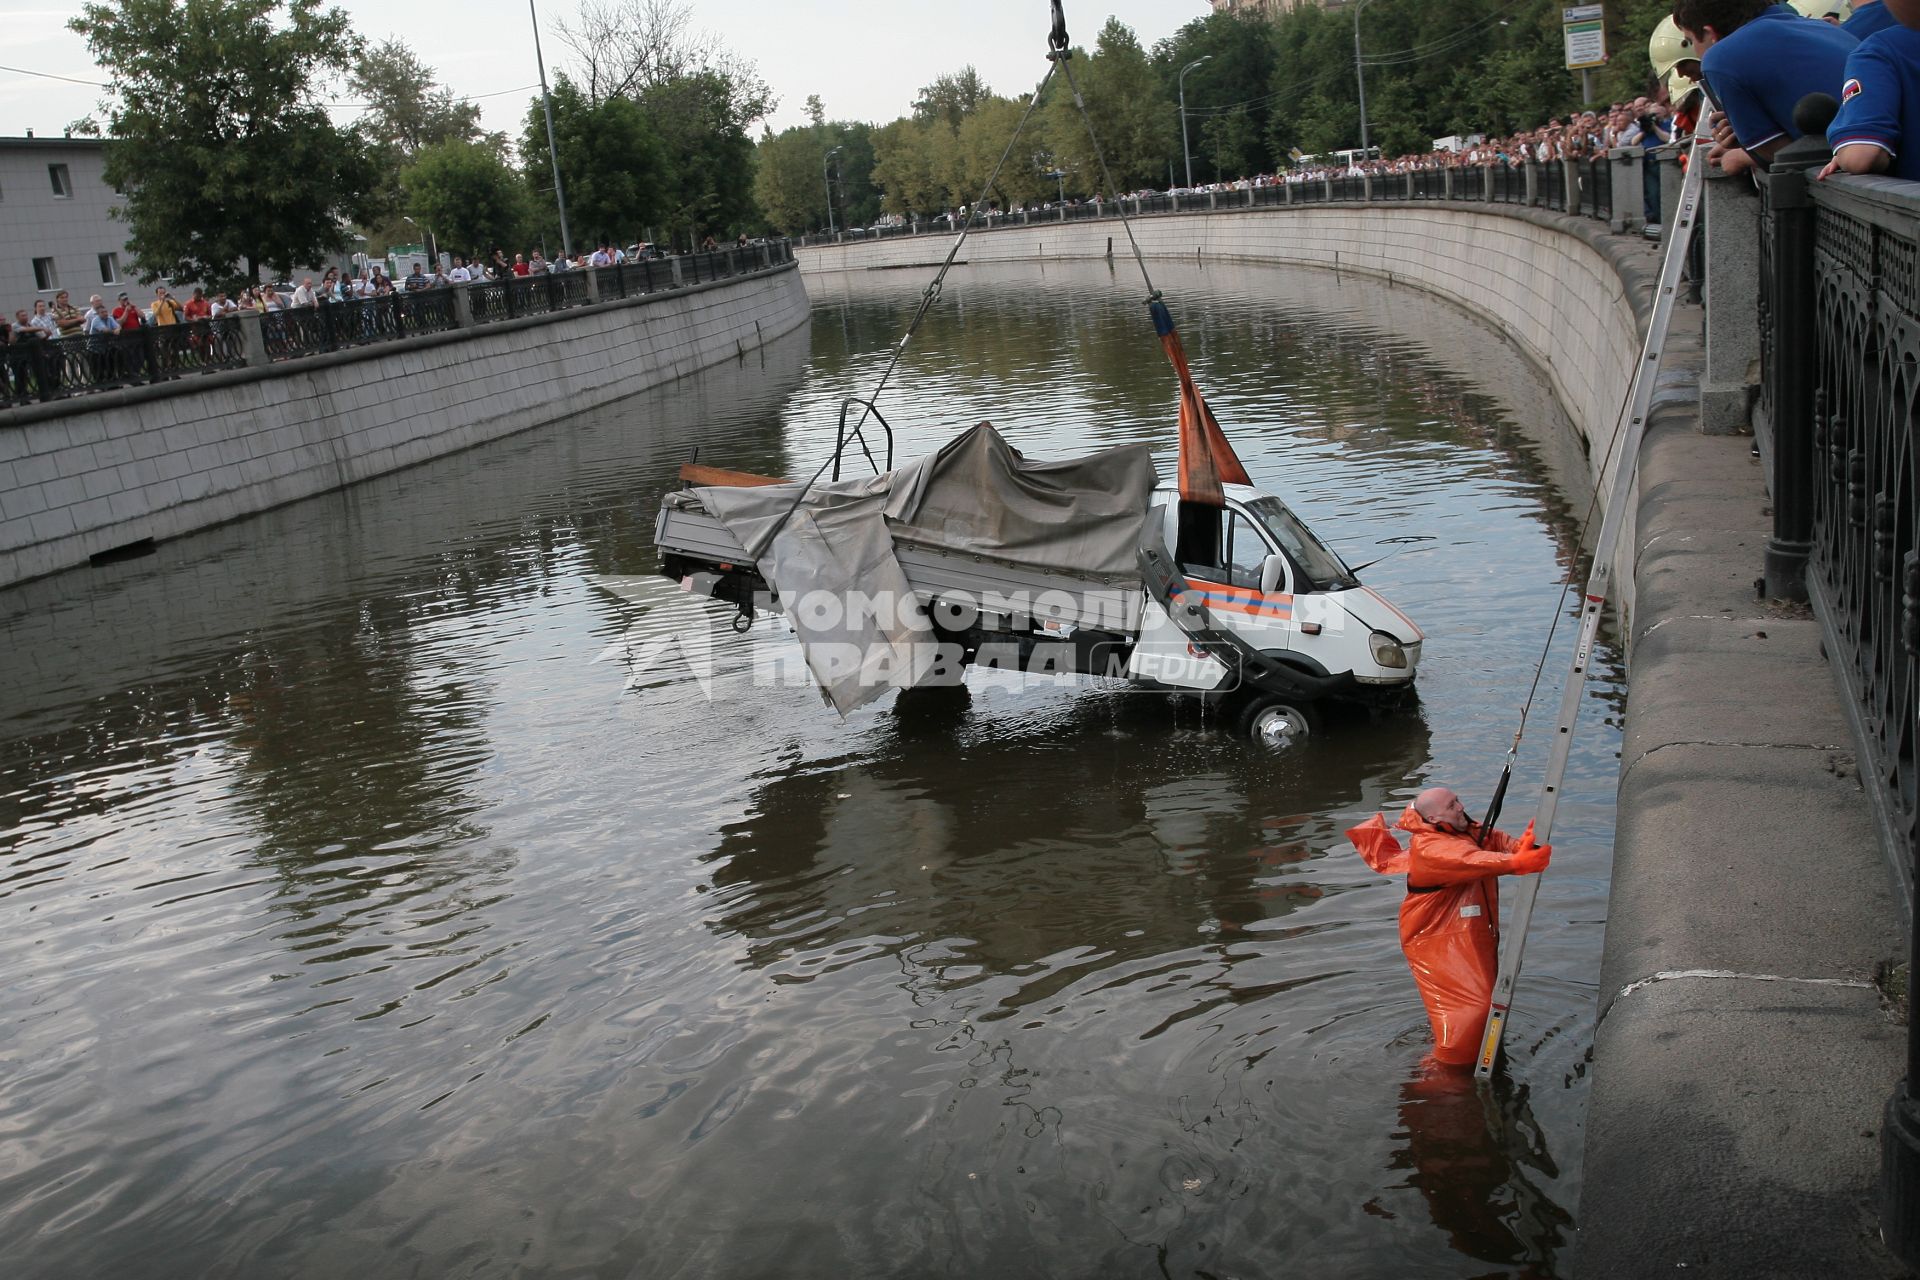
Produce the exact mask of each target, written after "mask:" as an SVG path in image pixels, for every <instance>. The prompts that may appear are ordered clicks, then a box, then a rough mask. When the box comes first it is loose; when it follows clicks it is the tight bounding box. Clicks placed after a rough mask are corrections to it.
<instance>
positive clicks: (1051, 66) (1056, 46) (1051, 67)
mask: <svg viewBox="0 0 1920 1280" xmlns="http://www.w3.org/2000/svg"><path fill="white" fill-rule="evenodd" d="M1066 39H1067V24H1066V18H1065V17H1064V15H1062V13H1061V12H1060V0H1053V32H1052V34H1050V35H1049V36H1048V37H1047V44H1048V52H1047V58H1048V60H1049V62H1048V66H1047V74H1046V75H1044V76H1042V77H1041V79H1040V84H1039V87H1038V88H1036V89H1035V90H1034V91H1033V96H1032V97H1031V98H1029V99H1028V100H1027V109H1026V110H1025V111H1023V112H1022V113H1021V114H1020V119H1019V121H1018V123H1016V124H1015V125H1014V126H1013V133H1012V134H1011V135H1010V136H1009V137H1008V138H1007V145H1006V147H1005V149H1004V150H1002V151H1001V152H1000V159H999V160H998V161H996V162H995V163H994V166H993V172H992V173H990V174H988V175H987V180H986V182H985V183H984V184H983V185H982V186H981V188H980V195H979V196H978V197H977V198H976V199H975V200H974V202H973V203H972V204H971V205H969V206H968V207H967V217H966V220H965V221H964V222H962V223H961V224H960V232H959V234H958V235H956V236H954V238H953V243H952V244H951V245H949V246H948V247H947V256H946V258H945V259H944V260H942V262H941V263H940V269H939V270H938V271H936V272H935V273H934V276H933V280H932V282H931V283H929V284H928V285H927V287H926V288H925V289H923V290H922V291H921V293H920V303H919V305H918V306H917V307H915V308H914V312H913V318H912V319H910V320H908V321H907V330H906V332H905V333H903V334H901V335H900V341H899V342H897V343H895V344H894V348H893V354H892V355H891V356H890V357H889V358H888V360H887V367H886V368H885V369H882V370H881V371H880V380H879V381H878V382H876V383H874V386H873V392H872V394H870V395H869V396H868V397H867V398H866V399H865V400H864V401H861V409H860V417H859V420H858V421H856V422H855V423H854V424H853V436H854V438H855V439H857V440H859V442H860V451H861V452H862V453H864V454H866V457H867V462H868V464H869V465H870V466H872V467H873V470H874V474H876V475H878V474H879V472H880V466H879V464H878V463H876V462H874V460H873V451H872V450H871V449H870V448H868V446H867V437H866V433H865V432H864V431H863V430H862V428H863V427H865V426H866V422H867V419H868V418H869V417H870V416H872V414H873V412H874V408H873V405H874V402H875V401H876V400H878V399H879V398H880V393H881V392H882V391H884V390H886V388H887V382H888V381H889V380H890V379H891V378H892V377H893V371H894V370H895V369H897V368H898V367H899V366H900V358H901V357H902V356H904V355H905V354H906V352H907V344H908V343H909V342H911V341H912V340H913V334H914V331H915V330H916V329H918V328H919V327H920V322H921V321H922V320H924V319H926V316H927V312H929V311H931V310H932V309H933V304H934V303H935V302H937V301H938V300H939V298H940V291H941V288H942V287H943V285H944V284H945V281H946V278H947V272H948V271H950V270H952V268H953V263H954V259H955V258H957V257H958V256H959V254H960V246H962V245H964V244H965V243H966V242H967V236H968V234H969V233H970V232H972V230H973V221H974V219H975V218H976V217H978V216H979V213H980V206H981V205H982V204H983V203H985V202H986V199H987V197H988V196H989V195H991V194H992V192H993V186H994V184H995V183H996V182H998V181H999V180H1000V173H1001V170H1003V169H1005V168H1006V165H1007V157H1009V156H1011V155H1012V154H1013V146H1014V144H1015V143H1016V142H1018V141H1020V134H1021V133H1022V132H1023V131H1024V130H1025V129H1026V127H1027V121H1028V120H1030V119H1032V117H1033V113H1034V111H1035V109H1036V108H1038V107H1039V105H1040V100H1041V99H1042V98H1044V97H1045V96H1046V92H1047V86H1048V85H1049V84H1051V83H1053V73H1054V72H1055V71H1056V70H1058V69H1059V67H1060V65H1061V63H1062V62H1064V61H1065V60H1066V57H1067V53H1066V47H1067V46H1066ZM1068 78H1069V79H1071V78H1072V73H1071V72H1069V73H1068ZM1074 96H1075V99H1076V100H1077V99H1078V97H1079V95H1078V93H1077V92H1076V93H1075V95H1074ZM1083 110H1084V109H1083ZM1101 164H1102V167H1103V168H1104V167H1105V161H1104V159H1103V160H1102V162H1101ZM1128 234H1129V236H1131V234H1132V232H1131V231H1129V232H1128ZM1136 252H1137V250H1136ZM1145 269H1146V265H1145V264H1144V263H1142V264H1141V270H1142V271H1145ZM1149 287H1151V283H1149ZM838 457H839V451H838V450H835V452H834V454H833V456H831V457H829V458H828V459H827V460H826V461H825V462H822V463H821V464H820V467H819V469H818V470H817V471H815V472H814V473H813V474H812V475H811V476H809V477H808V478H807V482H806V483H805V484H803V485H801V486H800V492H798V493H796V494H795V495H794V496H793V501H792V502H791V503H789V504H788V505H787V509H786V510H785V511H784V512H782V513H781V515H780V518H779V519H778V520H776V521H775V522H774V523H773V526H772V528H770V529H769V530H768V531H767V533H766V534H765V535H764V536H763V537H761V538H759V539H758V540H757V541H756V542H755V544H754V545H753V546H751V547H748V548H747V553H748V554H749V555H751V556H752V557H753V558H754V559H755V560H756V561H757V560H759V559H760V557H761V556H762V555H763V554H764V553H765V552H766V550H767V548H768V547H771V546H772V545H773V540H774V539H775V538H777V537H779V536H780V531H781V530H782V529H785V528H786V527H787V522H788V521H789V520H791V519H793V513H794V512H796V511H798V510H799V509H800V504H801V503H803V502H805V501H806V498H807V494H808V493H810V492H812V490H813V486H814V485H816V484H818V483H819V482H820V477H821V476H823V475H825V474H826V473H827V468H829V467H831V466H832V465H833V463H834V460H835V459H836V458H838Z"/></svg>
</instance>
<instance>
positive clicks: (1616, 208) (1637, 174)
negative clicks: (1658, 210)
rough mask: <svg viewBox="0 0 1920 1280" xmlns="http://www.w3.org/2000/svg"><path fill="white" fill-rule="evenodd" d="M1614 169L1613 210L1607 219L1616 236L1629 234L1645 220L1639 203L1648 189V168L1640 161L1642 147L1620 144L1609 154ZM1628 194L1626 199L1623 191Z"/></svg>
mask: <svg viewBox="0 0 1920 1280" xmlns="http://www.w3.org/2000/svg"><path fill="white" fill-rule="evenodd" d="M1609 156H1610V159H1611V163H1613V164H1614V166H1615V168H1614V171H1613V212H1612V214H1611V216H1609V217H1608V218H1607V230H1609V231H1611V232H1613V233H1614V234H1615V235H1624V234H1630V233H1632V232H1635V231H1638V230H1639V229H1640V226H1641V223H1642V221H1643V219H1644V214H1643V213H1642V211H1641V208H1640V204H1639V203H1636V201H1641V202H1644V196H1643V194H1642V193H1643V192H1644V191H1645V189H1646V178H1645V176H1644V174H1645V170H1644V169H1643V168H1642V167H1641V164H1640V148H1639V147H1619V148H1616V149H1615V150H1613V151H1612V152H1610V153H1609ZM1622 191H1625V192H1627V193H1628V195H1627V198H1626V199H1624V200H1623V199H1621V198H1620V193H1621V192H1622Z"/></svg>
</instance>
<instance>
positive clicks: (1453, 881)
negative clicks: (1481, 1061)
mask: <svg viewBox="0 0 1920 1280" xmlns="http://www.w3.org/2000/svg"><path fill="white" fill-rule="evenodd" d="M1394 825H1395V826H1397V827H1399V828H1400V829H1401V830H1403V831H1411V832H1412V833H1413V845H1412V847H1411V848H1409V849H1402V848H1401V847H1400V841H1399V840H1398V839H1396V838H1395V837H1394V835H1393V833H1392V832H1391V831H1389V830H1387V822H1386V819H1385V818H1383V817H1382V816H1381V815H1379V814H1377V813H1376V814H1374V815H1373V817H1371V818H1369V819H1368V820H1367V821H1365V822H1363V823H1361V824H1360V825H1359V826H1357V827H1355V828H1353V829H1352V830H1351V831H1349V832H1347V838H1348V839H1349V840H1352V841H1353V844H1354V847H1355V848H1356V849H1358V850H1359V851H1360V856H1361V857H1363V858H1365V859H1366V860H1367V865H1368V866H1370V867H1372V868H1373V869H1374V870H1375V871H1380V872H1384V873H1386V874H1388V875H1398V874H1401V873H1405V875H1406V877H1407V898H1406V901H1405V902H1403V903H1401V904H1400V948H1401V950H1403V951H1405V952H1406V955H1407V967H1408V968H1410V969H1412V970H1413V980H1414V982H1415V983H1416V984H1417V985H1418V986H1419V988H1420V999H1421V1000H1422V1001H1423V1002H1425V1004H1426V1006H1427V1019H1428V1021H1430V1022H1431V1023H1432V1024H1433V1058H1434V1061H1435V1062H1438V1063H1442V1064H1444V1065H1446V1066H1451V1067H1464V1066H1471V1065H1472V1064H1473V1060H1474V1058H1475V1057H1476V1056H1478V1054H1479V1052H1480V1036H1481V1033H1482V1031H1484V1030H1485V1028H1486V1022H1487V1006H1488V1003H1489V1001H1491V999H1492V998H1493V982H1494V977H1495V972H1496V969H1497V967H1498V965H1499V949H1500V890H1499V886H1497V885H1496V884H1494V877H1495V876H1525V875H1533V874H1536V873H1538V872H1540V871H1544V870H1545V869H1546V866H1547V860H1548V858H1549V857H1551V856H1552V854H1553V846H1552V845H1545V844H1542V845H1536V844H1534V843H1533V824H1532V823H1528V824H1527V829H1526V832H1525V833H1524V834H1523V835H1522V836H1521V837H1520V838H1519V839H1518V840H1515V839H1514V838H1513V837H1511V836H1508V835H1503V834H1502V833H1500V832H1498V831H1495V832H1492V833H1490V834H1489V835H1488V836H1487V837H1486V839H1485V840H1484V841H1481V840H1476V839H1475V838H1474V827H1475V824H1474V821H1473V819H1471V818H1469V817H1467V811H1466V809H1465V808H1464V807H1463V806H1462V805H1461V803H1460V797H1459V796H1457V795H1455V794H1454V793H1453V792H1452V791H1449V790H1448V789H1447V788H1445V787H1430V788H1428V789H1427V790H1425V791H1422V792H1421V793H1420V794H1419V795H1418V796H1415V797H1414V800H1413V803H1412V804H1410V805H1408V806H1407V811H1406V812H1405V813H1403V814H1401V815H1400V820H1399V821H1398V822H1396V823H1395V824H1394Z"/></svg>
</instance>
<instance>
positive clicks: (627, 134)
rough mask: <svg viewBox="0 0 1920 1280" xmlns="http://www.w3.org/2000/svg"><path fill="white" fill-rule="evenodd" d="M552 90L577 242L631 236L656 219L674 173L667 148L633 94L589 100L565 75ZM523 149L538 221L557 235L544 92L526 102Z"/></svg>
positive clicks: (571, 225)
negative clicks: (663, 192) (669, 167)
mask: <svg viewBox="0 0 1920 1280" xmlns="http://www.w3.org/2000/svg"><path fill="white" fill-rule="evenodd" d="M550 96H551V97H552V100H553V131H554V137H555V138H556V140H557V141H558V142H559V145H560V180H561V183H562V185H563V186H564V188H565V191H566V197H567V223H568V228H569V230H570V231H571V232H572V233H573V236H574V247H575V249H576V250H578V249H579V247H580V246H581V245H583V244H585V243H587V242H589V241H597V240H600V239H615V240H624V239H625V238H626V237H628V236H634V235H636V233H638V232H639V231H640V229H641V228H642V227H644V226H646V225H647V224H649V223H651V222H655V221H657V220H658V219H659V218H660V215H661V199H660V190H661V187H662V185H663V184H664V181H665V178H666V176H667V162H666V154H665V149H664V148H663V146H662V145H661V142H660V135H659V134H658V133H656V132H655V131H654V128H653V125H652V124H651V123H649V121H648V120H647V117H646V113H645V112H643V111H641V110H640V106H639V104H638V103H636V102H634V101H632V100H631V99H629V98H607V99H604V100H603V101H601V102H598V103H592V102H589V101H587V98H586V95H584V94H583V93H581V91H580V89H579V87H578V86H577V85H575V84H574V83H573V81H572V80H570V79H569V78H567V77H566V76H565V75H562V76H560V77H559V79H557V80H555V81H554V84H553V91H552V94H551V95H550ZM520 155H521V157H522V158H523V162H524V164H525V169H524V172H525V174H526V180H527V185H528V188H529V190H530V191H531V192H532V193H533V204H534V209H535V223H536V225H537V226H539V227H541V228H542V229H544V230H545V231H547V232H552V233H556V234H555V235H554V237H553V238H554V239H555V240H556V241H557V240H558V235H557V232H558V231H559V227H560V219H559V214H558V211H557V210H556V208H555V204H554V200H553V194H552V192H553V166H552V162H551V160H550V159H549V157H550V155H551V152H549V151H548V149H547V125H546V117H545V116H544V115H543V114H542V111H541V104H540V100H539V99H538V98H535V99H533V101H532V102H531V103H530V104H529V105H528V107H527V124H526V129H525V131H524V132H523V133H522V134H521V138H520Z"/></svg>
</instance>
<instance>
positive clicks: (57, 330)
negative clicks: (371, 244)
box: [0, 235, 748, 404]
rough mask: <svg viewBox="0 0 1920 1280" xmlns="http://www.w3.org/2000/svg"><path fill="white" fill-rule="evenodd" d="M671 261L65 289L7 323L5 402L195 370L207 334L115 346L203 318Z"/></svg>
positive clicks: (537, 259) (644, 255) (647, 254)
mask: <svg viewBox="0 0 1920 1280" xmlns="http://www.w3.org/2000/svg"><path fill="white" fill-rule="evenodd" d="M736 243H737V244H738V245H743V246H744V245H746V244H747V243H748V240H747V237H746V236H745V235H742V236H740V238H739V240H738V241H737V242H736ZM718 247H719V245H718V243H717V242H716V241H715V240H714V238H713V237H712V236H708V237H707V238H706V241H705V243H704V244H703V245H702V246H701V248H702V250H708V251H710V250H713V249H717V248H718ZM663 256H665V255H664V254H662V253H661V251H660V250H659V249H658V248H656V247H655V246H654V245H652V244H648V243H646V242H639V243H635V244H632V245H629V246H627V247H625V248H622V247H620V246H619V245H616V244H614V243H613V242H612V241H601V242H600V243H599V244H598V245H596V246H595V247H593V248H592V249H588V250H584V251H582V252H580V253H578V254H574V255H568V254H565V253H560V254H556V255H554V256H553V257H552V258H550V259H549V258H548V257H546V256H545V255H544V254H543V253H541V252H540V251H539V250H538V249H535V250H533V251H532V252H531V253H517V254H515V255H513V257H512V259H511V260H509V259H508V257H507V255H506V253H505V252H504V251H503V250H499V249H496V250H494V251H493V252H492V253H491V254H488V255H484V256H483V255H475V256H474V257H472V258H467V257H464V256H462V255H458V254H456V255H453V256H451V257H450V258H448V259H446V260H444V261H438V262H435V263H433V264H432V269H431V270H429V266H428V263H427V261H426V260H425V259H424V258H423V259H421V260H419V261H415V262H412V263H410V266H411V270H410V271H408V273H407V274H406V275H405V276H402V277H400V278H399V279H395V278H393V277H392V276H391V275H389V274H388V273H387V271H386V270H385V269H384V268H383V267H381V266H380V265H379V264H378V263H368V264H367V265H365V266H363V267H360V268H357V269H348V270H343V269H341V268H339V267H329V268H327V269H326V270H325V271H324V272H322V273H321V274H320V276H319V277H318V278H317V279H316V278H315V277H313V276H310V275H309V276H302V277H301V278H300V280H299V282H298V283H297V284H296V283H294V282H293V281H285V282H282V283H279V284H259V285H250V286H246V287H243V288H241V289H239V290H235V291H229V290H223V289H214V290H209V289H206V288H204V287H201V286H197V285H196V286H193V287H192V288H190V289H187V290H184V291H176V290H175V289H174V288H173V287H172V286H170V285H167V284H164V283H162V284H159V285H156V286H155V287H154V290H153V297H152V298H151V299H150V300H148V301H146V302H141V301H138V300H136V299H135V298H134V297H133V295H132V294H131V293H130V292H128V291H124V290H123V291H121V292H120V293H118V294H117V295H116V296H115V297H114V298H113V299H112V300H111V301H109V299H108V298H107V297H106V296H105V295H102V294H94V295H92V296H90V297H89V298H88V299H87V301H86V304H85V305H84V306H82V305H80V304H78V303H77V302H75V300H74V299H73V296H72V295H71V293H70V292H69V291H67V290H65V289H62V290H60V291H59V292H57V293H55V294H54V295H53V297H52V298H51V299H48V298H40V299H37V300H36V301H35V302H34V304H33V306H32V308H31V309H28V308H24V307H23V308H21V309H19V310H17V311H15V312H14V314H13V317H12V319H11V320H8V319H7V318H5V317H4V316H0V404H4V403H8V402H10V401H13V400H27V399H30V398H33V397H34V396H41V397H44V396H45V395H46V394H48V393H50V392H53V391H57V390H59V389H60V388H61V387H62V386H63V385H64V384H67V383H71V382H75V381H78V380H80V379H78V378H76V376H75V375H74V374H73V373H72V372H70V371H69V370H68V369H67V368H66V361H67V359H68V358H69V356H72V357H73V358H75V359H80V358H82V357H84V359H85V361H86V362H87V365H88V375H87V380H91V381H95V382H99V381H110V380H112V379H113V378H114V377H115V376H118V375H119V374H122V373H124V372H126V370H123V369H121V368H120V366H122V365H127V364H129V363H130V362H131V363H132V364H140V365H144V363H145V362H147V361H151V360H153V359H155V358H161V359H167V360H174V361H177V362H180V363H187V362H189V361H190V359H191V357H192V356H193V355H194V354H195V353H199V352H205V351H211V350H212V347H213V344H212V341H211V340H210V339H209V338H208V337H206V336H204V334H202V333H200V332H199V331H196V333H195V335H194V336H192V337H190V338H185V339H182V340H180V341H174V342H163V343H160V344H158V346H159V348H160V356H159V357H156V356H154V355H153V354H151V353H141V352H134V351H131V350H129V344H127V343H126V342H124V341H121V342H118V343H115V342H113V341H112V337H113V335H125V334H130V333H137V332H139V331H140V330H141V329H143V328H146V327H149V326H152V327H154V328H156V329H166V328H168V327H170V326H174V325H182V324H191V323H192V322H194V321H202V320H220V319H225V318H228V317H237V316H239V315H241V314H243V313H246V312H249V311H252V312H258V313H260V314H262V315H265V316H269V317H275V316H280V315H283V314H285V313H287V312H289V311H294V310H298V309H300V308H313V307H318V306H321V305H323V304H326V303H332V302H349V301H356V300H360V299H367V298H384V297H391V296H392V295H394V294H396V293H400V294H404V293H413V292H418V291H421V290H426V289H439V288H446V287H449V286H452V285H456V284H477V283H482V282H485V281H491V280H507V279H517V278H523V277H533V276H546V275H551V274H559V273H564V272H570V271H586V270H591V269H595V268H601V267H611V266H622V265H626V264H628V263H632V262H640V261H644V260H646V259H649V258H659V257H663ZM182 292H184V294H185V296H184V297H183V296H181V293H182ZM283 332H284V326H283V325H279V324H278V323H277V322H276V325H275V326H273V327H271V328H270V332H269V334H268V339H269V342H268V345H269V349H270V350H271V349H272V345H273V341H272V340H273V338H274V336H275V334H276V333H283ZM61 338H74V339H85V341H83V342H75V343H69V344H67V346H66V347H64V348H63V347H61V346H58V345H55V340H57V339H61Z"/></svg>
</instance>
